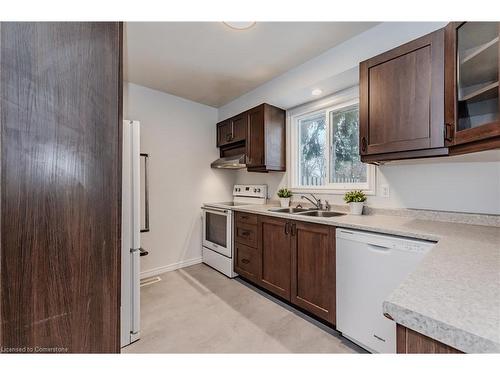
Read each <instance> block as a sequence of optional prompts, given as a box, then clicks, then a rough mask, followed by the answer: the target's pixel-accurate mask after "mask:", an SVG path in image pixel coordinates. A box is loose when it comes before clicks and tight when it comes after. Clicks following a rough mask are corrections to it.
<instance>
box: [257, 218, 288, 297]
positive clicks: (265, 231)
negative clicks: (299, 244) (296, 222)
mask: <svg viewBox="0 0 500 375" xmlns="http://www.w3.org/2000/svg"><path fill="white" fill-rule="evenodd" d="M258 248H259V251H260V255H261V265H262V266H261V269H260V277H259V279H260V282H259V283H260V284H261V285H262V286H263V287H264V288H266V289H268V290H270V291H271V292H273V293H275V294H277V295H279V296H280V297H283V298H285V299H287V300H290V223H289V222H288V221H286V220H284V219H277V218H272V217H266V216H261V217H259V246H258Z"/></svg>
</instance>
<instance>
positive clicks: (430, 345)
mask: <svg viewBox="0 0 500 375" xmlns="http://www.w3.org/2000/svg"><path fill="white" fill-rule="evenodd" d="M396 352H397V353H398V354H460V353H462V352H461V351H459V350H458V349H455V348H452V347H451V346H448V345H446V344H443V343H442V342H439V341H436V340H434V339H431V338H430V337H427V336H424V335H422V334H420V333H418V332H416V331H413V330H411V329H409V328H406V327H404V326H402V325H399V324H398V325H397V326H396Z"/></svg>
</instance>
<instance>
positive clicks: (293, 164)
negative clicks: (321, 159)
mask: <svg viewBox="0 0 500 375" xmlns="http://www.w3.org/2000/svg"><path fill="white" fill-rule="evenodd" d="M354 105H357V106H358V109H359V89H358V87H357V86H356V87H353V88H350V89H347V90H344V91H342V92H340V93H338V94H335V95H332V96H330V97H328V98H325V99H322V100H318V101H315V102H310V103H307V104H305V105H301V106H299V107H295V108H292V109H291V110H289V111H288V115H287V134H288V136H287V138H288V139H287V146H288V147H287V149H288V150H289V152H288V153H287V154H288V155H287V159H288V160H287V161H288V162H287V164H288V167H289V174H288V186H290V189H291V190H292V192H294V193H317V194H345V193H346V192H347V191H350V190H362V191H363V192H364V193H365V194H366V195H375V193H376V167H375V166H374V165H371V164H366V165H367V170H366V177H367V181H366V182H365V183H332V182H330V160H331V151H332V147H331V141H332V136H333V134H332V131H331V130H332V124H331V117H332V116H331V113H332V112H336V111H339V110H342V109H343V108H349V107H352V106H354ZM320 113H324V114H325V121H326V139H327V142H328V144H327V145H326V147H325V158H326V161H325V162H326V163H325V164H326V181H328V183H327V184H325V185H321V186H305V185H299V184H298V181H299V180H298V177H299V169H300V166H299V162H300V155H299V147H298V144H299V143H298V141H299V126H298V124H299V121H300V120H303V119H304V118H308V117H311V116H314V115H317V114H320Z"/></svg>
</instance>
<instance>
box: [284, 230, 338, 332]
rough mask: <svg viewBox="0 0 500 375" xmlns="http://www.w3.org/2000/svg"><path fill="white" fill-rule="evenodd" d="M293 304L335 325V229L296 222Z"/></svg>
mask: <svg viewBox="0 0 500 375" xmlns="http://www.w3.org/2000/svg"><path fill="white" fill-rule="evenodd" d="M291 236H292V278H291V279H292V289H291V302H292V303H294V304H296V305H297V306H299V307H302V308H303V309H305V310H307V311H309V312H311V313H313V314H314V315H316V316H318V317H320V318H322V319H324V320H326V321H328V322H330V323H332V324H335V228H334V227H331V226H326V225H318V224H310V223H305V222H300V221H297V222H293V224H292V228H291Z"/></svg>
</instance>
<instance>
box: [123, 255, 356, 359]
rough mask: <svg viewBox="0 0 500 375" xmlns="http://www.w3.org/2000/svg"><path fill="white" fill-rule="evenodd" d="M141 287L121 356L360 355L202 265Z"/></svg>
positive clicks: (317, 327)
mask: <svg viewBox="0 0 500 375" xmlns="http://www.w3.org/2000/svg"><path fill="white" fill-rule="evenodd" d="M160 276H161V278H162V281H160V282H158V283H155V284H151V285H147V286H143V287H142V288H141V319H142V320H141V339H140V340H139V341H137V342H136V343H134V344H132V345H129V346H127V347H126V348H124V349H122V352H123V353H363V352H364V350H363V349H361V348H359V347H358V346H356V345H354V344H352V343H351V342H350V341H348V340H346V339H344V338H343V337H341V336H340V335H339V334H338V333H337V332H336V331H334V330H333V329H331V328H329V327H326V326H324V325H322V324H320V323H317V322H316V321H314V320H313V319H312V318H310V317H308V316H306V315H304V314H302V313H300V312H299V311H297V310H295V309H293V308H291V307H289V306H288V305H286V304H284V303H282V302H280V301H278V300H276V299H274V298H273V297H269V296H268V295H267V294H265V293H263V292H262V291H260V290H258V289H256V288H254V287H253V286H250V285H249V284H247V283H245V282H244V281H241V280H239V279H234V280H231V279H228V278H227V277H225V276H224V275H222V274H220V273H219V272H217V271H215V270H213V269H211V268H210V267H208V266H206V265H204V264H197V265H194V266H191V267H187V268H183V269H180V270H177V271H173V272H168V273H165V274H163V275H160Z"/></svg>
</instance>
